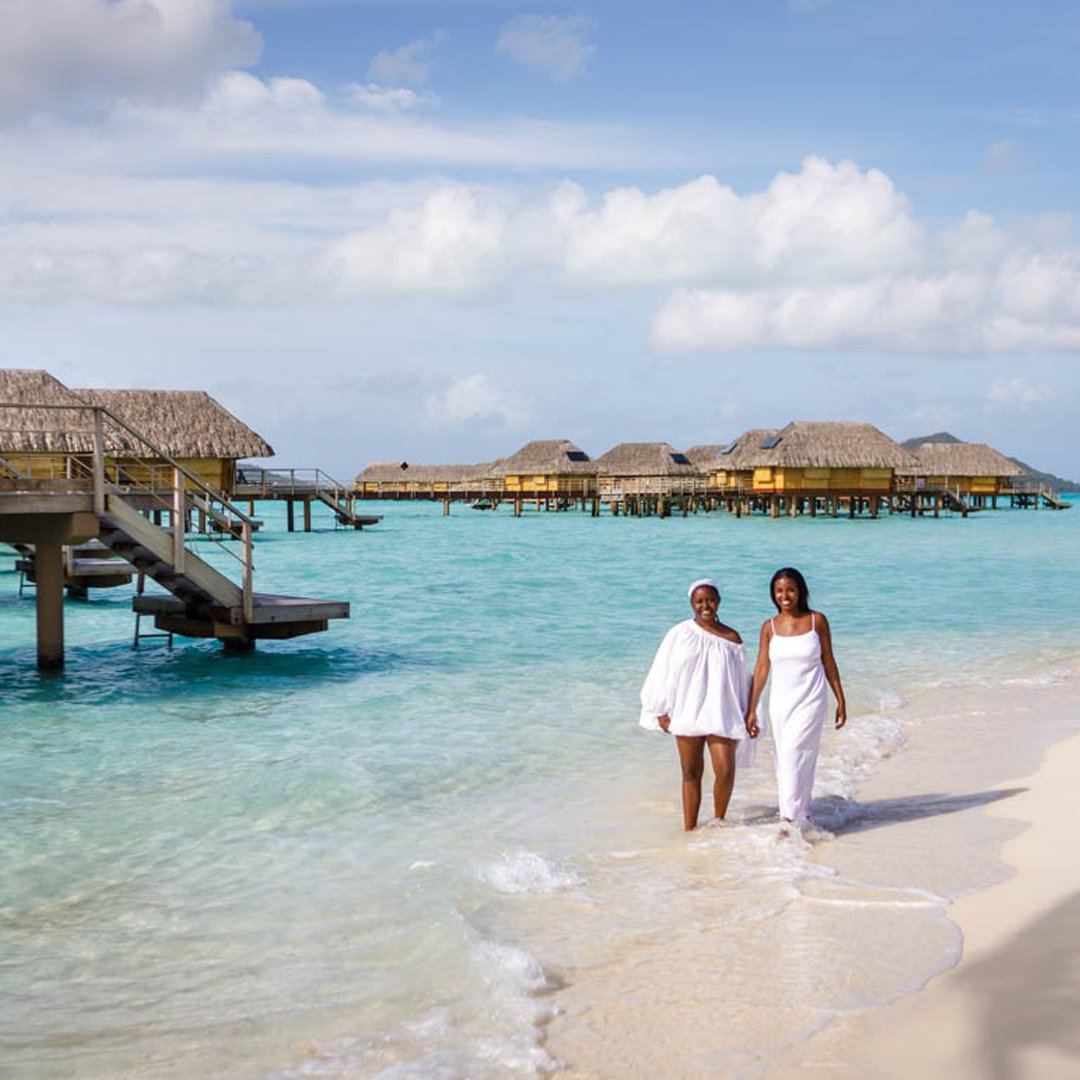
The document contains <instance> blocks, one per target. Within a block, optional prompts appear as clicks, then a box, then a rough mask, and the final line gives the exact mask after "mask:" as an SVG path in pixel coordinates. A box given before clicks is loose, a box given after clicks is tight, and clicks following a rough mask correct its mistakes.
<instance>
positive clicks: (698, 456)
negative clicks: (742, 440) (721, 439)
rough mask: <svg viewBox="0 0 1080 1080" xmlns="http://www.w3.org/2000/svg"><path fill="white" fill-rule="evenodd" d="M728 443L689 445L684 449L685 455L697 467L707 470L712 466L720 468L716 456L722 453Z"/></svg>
mask: <svg viewBox="0 0 1080 1080" xmlns="http://www.w3.org/2000/svg"><path fill="white" fill-rule="evenodd" d="M729 445H730V444H729V443H700V444H698V445H697V446H691V447H690V449H689V450H687V451H686V456H687V457H688V458H689V459H690V460H691V461H692V462H693V463H694V464H695V465H696V466H697V467H698V469H705V470H706V471H708V470H710V469H713V468H720V467H721V466H720V464H719V463H718V462H717V458H719V457H720V455H721V454H723V452H724V451H725V450H726V449H727V448H728V446H729Z"/></svg>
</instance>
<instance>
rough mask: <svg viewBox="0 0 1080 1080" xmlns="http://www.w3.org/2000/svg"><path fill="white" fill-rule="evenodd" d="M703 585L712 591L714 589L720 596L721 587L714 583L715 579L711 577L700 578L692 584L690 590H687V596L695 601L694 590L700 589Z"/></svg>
mask: <svg viewBox="0 0 1080 1080" xmlns="http://www.w3.org/2000/svg"><path fill="white" fill-rule="evenodd" d="M703 585H707V586H708V587H709V588H710V589H712V590H713V591H714V592H715V593H716V595H717V596H719V595H720V586H719V585H717V584H716V582H715V581H713V579H712V578H711V577H703V578H698V579H697V581H695V582H693V583H692V584H691V586H690V588H689V589H687V590H686V595H687V596H688V597H689V598H690V599H691V600H693V598H694V590H695V589H700V588H701V587H702V586H703Z"/></svg>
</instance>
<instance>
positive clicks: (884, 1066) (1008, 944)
mask: <svg viewBox="0 0 1080 1080" xmlns="http://www.w3.org/2000/svg"><path fill="white" fill-rule="evenodd" d="M1077 776H1080V736H1073V737H1072V738H1070V739H1068V740H1066V741H1065V742H1063V743H1060V744H1058V745H1056V746H1053V747H1051V748H1050V750H1049V752H1048V753H1047V755H1046V758H1045V760H1044V761H1043V763H1042V765H1041V766H1040V768H1039V770H1038V771H1037V772H1036V773H1035V774H1034V775H1033V776H1028V777H1023V778H1020V779H1017V780H1016V781H1015V783H1011V784H1009V785H1007V786H1009V787H1013V786H1015V787H1017V788H1020V789H1022V790H1019V791H1018V792H1017V793H1016V794H1015V795H1014V796H1013V797H1011V798H1010V799H1008V800H1007V801H1002V802H998V803H995V804H993V805H991V806H988V807H987V808H986V810H985V811H983V812H984V813H986V814H988V815H991V816H993V817H997V818H1003V819H1008V820H1010V821H1013V822H1020V823H1022V826H1023V828H1022V831H1021V832H1020V833H1019V834H1018V835H1017V836H1015V837H1013V839H1011V840H1009V841H1008V842H1007V843H1006V845H1005V848H1004V850H1003V852H1002V858H1003V860H1004V862H1005V863H1006V864H1007V865H1008V866H1009V867H1010V868H1011V870H1012V871H1013V876H1012V877H1010V878H1009V879H1008V880H1007V881H1004V882H1002V883H1001V884H1000V885H997V886H995V887H993V888H991V889H988V890H986V891H984V892H979V893H976V894H974V895H971V896H966V897H962V898H961V899H959V900H957V901H956V903H954V904H953V906H952V907H951V908H950V910H949V917H950V918H951V919H952V920H953V921H954V922H956V924H957V925H958V926H959V927H960V930H961V931H962V933H963V935H964V951H963V956H962V958H961V960H960V963H959V964H958V965H957V966H956V967H955V968H954V969H953V970H951V971H949V972H947V973H945V974H944V975H942V976H940V977H939V978H937V979H934V980H933V981H932V982H931V983H930V984H929V985H928V986H927V987H926V988H925V989H924V990H923V991H922V992H921V993H918V994H915V995H912V996H910V997H906V998H904V999H902V1000H901V1001H899V1002H897V1003H896V1004H894V1005H892V1006H889V1007H887V1008H883V1009H878V1010H873V1011H871V1012H868V1013H864V1014H860V1015H857V1016H850V1017H844V1018H840V1019H838V1020H837V1021H836V1022H835V1023H834V1024H832V1025H830V1027H829V1028H827V1029H826V1030H825V1031H823V1032H822V1033H821V1034H820V1035H819V1036H817V1037H816V1038H814V1039H812V1040H810V1042H809V1043H807V1044H805V1045H803V1046H800V1047H798V1048H795V1049H793V1050H792V1051H790V1052H788V1053H786V1054H783V1055H780V1056H779V1057H778V1058H777V1059H776V1060H774V1061H773V1062H771V1063H770V1065H769V1068H768V1069H767V1070H766V1071H765V1072H763V1073H762V1075H765V1076H769V1077H782V1076H794V1075H800V1074H805V1075H813V1076H824V1077H836V1078H841V1077H844V1078H847V1077H852V1078H854V1077H864V1078H870V1077H881V1078H882V1080H886V1078H888V1080H891V1078H894V1077H896V1078H899V1077H909V1076H915V1075H922V1076H948V1077H951V1078H953V1080H984V1078H994V1080H1059V1078H1060V1080H1066V1078H1069V1080H1071V1078H1074V1077H1076V1076H1078V1075H1080V1033H1078V1031H1080V1029H1078V1028H1077V1017H1078V1016H1080V952H1078V950H1077V942H1078V941H1080V853H1078V850H1077V845H1076V838H1075V836H1073V830H1074V829H1075V821H1076V778H1077Z"/></svg>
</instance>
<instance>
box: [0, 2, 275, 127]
mask: <svg viewBox="0 0 1080 1080" xmlns="http://www.w3.org/2000/svg"><path fill="white" fill-rule="evenodd" d="M261 50H262V41H261V39H260V37H259V35H258V33H257V32H256V31H255V29H254V27H252V26H251V24H250V23H247V22H244V21H241V20H239V19H235V18H233V17H232V15H231V14H230V3H229V0H0V117H2V116H7V117H12V116H17V115H19V114H21V113H25V112H33V111H36V110H39V109H45V108H55V107H61V108H64V107H69V106H75V107H82V106H86V105H92V106H99V105H101V104H102V103H104V102H108V101H110V100H113V99H117V98H123V97H127V98H132V97H134V98H150V99H168V98H174V97H178V96H186V95H189V94H192V93H194V92H196V91H197V90H198V89H199V88H200V87H201V86H202V85H203V84H204V82H205V81H206V79H207V78H209V77H210V76H212V75H214V74H216V73H218V72H220V71H223V70H225V69H227V68H229V67H232V66H235V65H244V64H248V63H251V62H253V61H254V60H256V59H257V58H258V56H259V53H260V52H261Z"/></svg>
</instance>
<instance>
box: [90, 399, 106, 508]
mask: <svg viewBox="0 0 1080 1080" xmlns="http://www.w3.org/2000/svg"><path fill="white" fill-rule="evenodd" d="M93 472H94V513H95V514H96V515H97V516H98V517H101V516H102V515H103V514H104V513H105V421H104V418H103V417H102V413H101V410H100V409H95V410H94V466H93Z"/></svg>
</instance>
